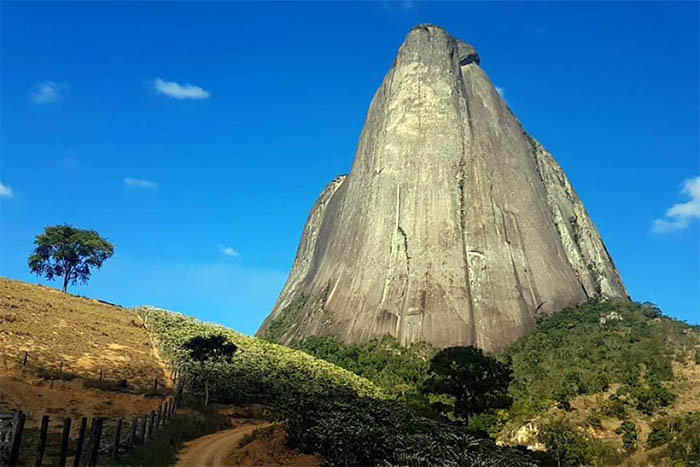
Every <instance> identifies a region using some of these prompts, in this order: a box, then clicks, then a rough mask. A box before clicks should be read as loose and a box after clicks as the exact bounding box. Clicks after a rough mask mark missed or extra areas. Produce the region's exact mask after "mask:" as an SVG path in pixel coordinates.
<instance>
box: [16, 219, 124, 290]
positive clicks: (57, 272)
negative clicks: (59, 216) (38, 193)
mask: <svg viewBox="0 0 700 467" xmlns="http://www.w3.org/2000/svg"><path fill="white" fill-rule="evenodd" d="M34 245H36V248H34V252H33V253H32V254H31V255H29V259H28V260H27V263H28V265H29V269H30V270H31V272H32V273H34V274H37V275H40V276H41V275H43V276H46V278H47V279H48V280H50V281H52V280H54V278H56V277H63V293H65V292H66V289H67V288H68V284H69V283H70V284H73V285H75V284H77V283H78V282H80V283H83V284H86V283H87V281H88V279H89V278H90V273H91V268H97V269H99V268H100V267H102V263H104V261H105V260H107V259H108V258H110V257H111V256H112V254H113V253H114V245H112V244H111V243H109V242H108V241H107V240H105V239H104V238H102V237H100V235H99V234H98V233H97V232H95V231H94V230H81V229H76V228H75V227H73V226H71V225H68V224H62V225H55V226H49V227H45V228H44V233H42V234H39V235H37V236H36V238H35V239H34Z"/></svg>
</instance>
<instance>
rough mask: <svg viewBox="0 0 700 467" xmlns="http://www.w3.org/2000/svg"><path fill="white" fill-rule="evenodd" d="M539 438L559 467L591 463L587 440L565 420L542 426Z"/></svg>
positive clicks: (558, 419) (560, 419) (559, 419)
mask: <svg viewBox="0 0 700 467" xmlns="http://www.w3.org/2000/svg"><path fill="white" fill-rule="evenodd" d="M537 438H538V440H539V441H540V442H541V443H542V444H544V445H545V447H546V448H547V451H548V452H549V454H550V455H551V456H552V458H553V459H554V460H555V462H556V463H557V465H558V466H569V465H587V464H589V463H590V453H589V452H588V445H587V443H586V440H585V439H584V438H583V436H581V435H580V434H579V433H578V432H577V431H576V430H574V429H573V427H572V426H571V425H570V424H569V422H567V421H566V420H565V419H563V418H557V419H555V420H553V421H551V422H549V423H547V424H545V425H543V426H540V428H539V431H538V434H537Z"/></svg>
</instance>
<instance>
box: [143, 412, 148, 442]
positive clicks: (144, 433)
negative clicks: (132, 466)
mask: <svg viewBox="0 0 700 467" xmlns="http://www.w3.org/2000/svg"><path fill="white" fill-rule="evenodd" d="M147 420H148V415H144V416H143V420H141V444H143V443H145V442H146V423H147Z"/></svg>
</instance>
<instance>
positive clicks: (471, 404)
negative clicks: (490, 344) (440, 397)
mask: <svg viewBox="0 0 700 467" xmlns="http://www.w3.org/2000/svg"><path fill="white" fill-rule="evenodd" d="M428 374H429V376H428V379H427V380H426V382H425V384H424V391H425V392H427V393H432V394H447V395H449V396H453V397H454V398H455V404H454V407H453V408H452V413H453V414H454V415H455V416H458V417H464V418H465V419H467V421H468V420H469V417H470V416H471V415H473V414H475V413H477V412H481V411H484V410H487V409H499V408H507V407H510V405H511V403H512V401H511V399H510V397H508V385H509V384H510V381H511V370H510V367H509V366H508V365H506V364H503V363H501V362H499V361H498V360H496V359H495V358H492V357H489V356H488V355H485V354H484V352H483V351H482V350H481V349H477V348H476V347H472V346H469V347H449V348H446V349H443V350H441V351H440V352H438V353H437V354H436V355H435V356H434V357H433V359H432V360H431V361H430V368H429V370H428ZM442 410H443V411H447V410H449V406H446V405H443V406H442Z"/></svg>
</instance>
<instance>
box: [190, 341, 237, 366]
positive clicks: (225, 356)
mask: <svg viewBox="0 0 700 467" xmlns="http://www.w3.org/2000/svg"><path fill="white" fill-rule="evenodd" d="M182 346H183V347H184V348H185V350H187V351H188V352H189V353H190V357H191V358H192V360H194V361H196V362H207V361H211V360H214V361H216V360H225V361H227V362H230V361H231V359H232V358H233V354H234V353H235V352H236V350H238V347H236V344H234V343H233V342H229V341H228V339H226V336H223V335H221V334H218V335H212V336H206V337H205V336H194V337H192V338H191V339H189V340H188V341H187V342H185V343H184V344H183V345H182Z"/></svg>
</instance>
